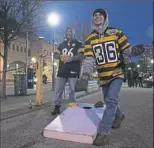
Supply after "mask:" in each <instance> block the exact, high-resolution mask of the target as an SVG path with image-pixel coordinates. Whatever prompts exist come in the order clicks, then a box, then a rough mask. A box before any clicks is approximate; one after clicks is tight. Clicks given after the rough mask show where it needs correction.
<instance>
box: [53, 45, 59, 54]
mask: <svg viewBox="0 0 154 148" xmlns="http://www.w3.org/2000/svg"><path fill="white" fill-rule="evenodd" d="M54 54H61V53H60V45H59V46H58V47H57V48H56V49H55V52H54Z"/></svg>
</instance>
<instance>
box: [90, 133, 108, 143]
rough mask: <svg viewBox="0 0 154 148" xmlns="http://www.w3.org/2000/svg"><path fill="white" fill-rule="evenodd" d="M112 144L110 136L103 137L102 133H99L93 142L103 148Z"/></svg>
mask: <svg viewBox="0 0 154 148" xmlns="http://www.w3.org/2000/svg"><path fill="white" fill-rule="evenodd" d="M109 142H110V135H103V134H102V133H98V135H97V137H96V139H95V140H94V142H93V145H95V146H103V145H107V144H109Z"/></svg>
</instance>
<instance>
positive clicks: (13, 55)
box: [0, 38, 53, 81]
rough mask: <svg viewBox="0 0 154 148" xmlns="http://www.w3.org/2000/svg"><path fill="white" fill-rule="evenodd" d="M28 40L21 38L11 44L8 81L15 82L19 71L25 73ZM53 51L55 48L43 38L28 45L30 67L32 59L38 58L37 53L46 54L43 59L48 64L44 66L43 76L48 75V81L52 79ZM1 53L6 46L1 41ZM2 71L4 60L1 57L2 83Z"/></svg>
mask: <svg viewBox="0 0 154 148" xmlns="http://www.w3.org/2000/svg"><path fill="white" fill-rule="evenodd" d="M26 49H27V48H26V40H25V39H23V38H20V39H18V40H14V41H12V42H11V44H10V47H9V50H8V64H7V69H8V72H7V80H8V81H13V80H14V74H15V73H16V72H17V71H20V72H23V73H24V72H25V67H26V58H27V56H26V55H27V54H26ZM52 51H53V46H52V45H51V44H49V43H47V42H46V41H45V40H44V39H43V38H39V39H37V40H33V41H31V42H29V44H28V58H27V59H28V65H29V67H32V66H30V65H31V64H32V59H34V58H36V55H37V53H45V54H46V56H45V57H44V58H43V61H44V62H45V63H46V65H45V66H44V70H43V74H45V75H47V77H48V80H51V78H52V54H53V53H52ZM0 52H1V53H2V54H3V52H4V45H3V43H2V41H0ZM2 71H3V59H2V57H0V81H1V80H2Z"/></svg>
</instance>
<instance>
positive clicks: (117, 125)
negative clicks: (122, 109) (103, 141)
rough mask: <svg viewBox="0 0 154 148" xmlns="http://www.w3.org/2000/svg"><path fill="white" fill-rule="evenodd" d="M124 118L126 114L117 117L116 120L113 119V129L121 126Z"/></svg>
mask: <svg viewBox="0 0 154 148" xmlns="http://www.w3.org/2000/svg"><path fill="white" fill-rule="evenodd" d="M124 118H125V115H122V116H121V117H115V120H114V121H113V124H112V128H113V129H117V128H119V127H120V126H121V123H122V121H123V120H124Z"/></svg>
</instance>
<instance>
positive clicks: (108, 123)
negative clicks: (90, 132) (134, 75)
mask: <svg viewBox="0 0 154 148" xmlns="http://www.w3.org/2000/svg"><path fill="white" fill-rule="evenodd" d="M122 83H123V80H121V79H115V80H113V81H112V82H111V83H109V84H107V85H105V86H103V87H102V91H103V94H104V102H105V105H106V109H105V111H104V115H103V118H102V120H101V122H100V125H99V129H98V130H99V133H103V134H105V135H107V134H110V131H111V128H112V123H113V120H114V119H115V116H117V117H121V116H122V115H123V113H122V112H121V111H120V108H119V106H118V98H119V93H120V89H121V86H122Z"/></svg>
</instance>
